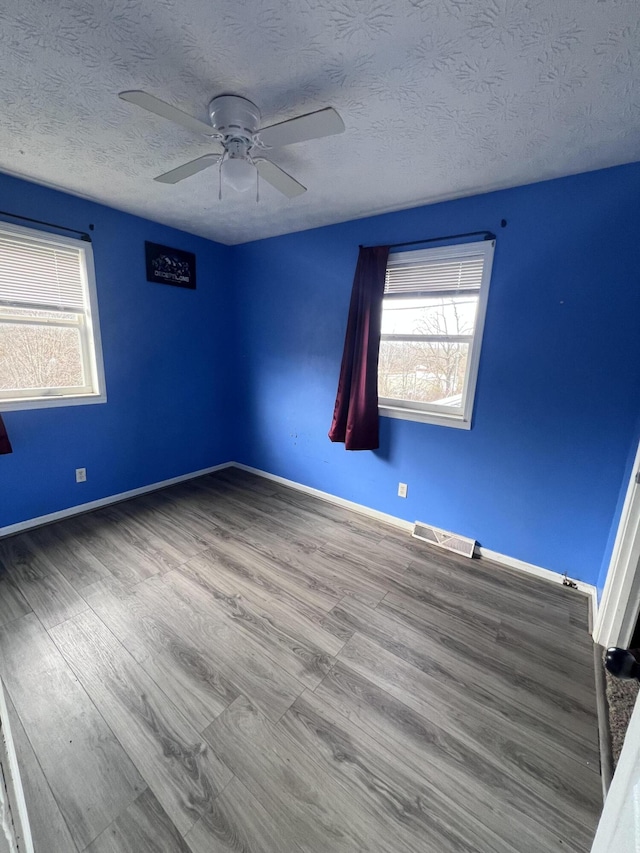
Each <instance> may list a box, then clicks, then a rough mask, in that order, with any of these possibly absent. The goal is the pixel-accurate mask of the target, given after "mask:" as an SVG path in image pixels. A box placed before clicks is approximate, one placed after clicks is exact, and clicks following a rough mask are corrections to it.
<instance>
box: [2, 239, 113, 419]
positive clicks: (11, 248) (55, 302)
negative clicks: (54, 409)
mask: <svg viewBox="0 0 640 853" xmlns="http://www.w3.org/2000/svg"><path fill="white" fill-rule="evenodd" d="M105 400H106V396H105V387H104V374H103V369H102V350H101V347H100V334H99V329H98V314H97V304H96V294H95V277H94V272H93V253H92V250H91V244H90V243H89V242H84V241H82V240H74V239H70V238H67V237H58V236H57V235H54V234H47V233H45V232H42V231H35V230H33V229H31V228H21V227H18V226H13V225H7V224H6V223H2V224H0V410H1V411H7V410H9V409H29V408H42V407H44V406H63V405H75V404H78V403H100V402H104V401H105Z"/></svg>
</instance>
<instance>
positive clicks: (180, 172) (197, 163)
mask: <svg viewBox="0 0 640 853" xmlns="http://www.w3.org/2000/svg"><path fill="white" fill-rule="evenodd" d="M219 162H220V157H219V155H218V154H205V155H204V157H198V159H197V160H191V161H190V162H189V163H184V164H183V165H182V166H178V167H177V168H176V169H172V170H171V171H170V172H165V173H164V175H158V177H157V178H154V181H158V182H159V183H161V184H177V183H178V181H183V180H184V179H185V178H189V177H191V175H195V174H196V173H197V172H201V171H202V170H203V169H208V168H209V166H215V164H216V163H219Z"/></svg>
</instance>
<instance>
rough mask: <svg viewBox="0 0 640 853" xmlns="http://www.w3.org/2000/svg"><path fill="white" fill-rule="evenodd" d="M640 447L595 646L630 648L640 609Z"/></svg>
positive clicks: (625, 501)
mask: <svg viewBox="0 0 640 853" xmlns="http://www.w3.org/2000/svg"><path fill="white" fill-rule="evenodd" d="M639 471H640V444H639V445H638V449H637V451H636V456H635V460H634V463H633V469H632V473H631V479H630V480H629V484H628V486H627V493H626V495H625V499H624V504H623V506H622V514H621V516H620V523H619V525H618V532H617V533H616V539H615V542H614V545H613V552H612V554H611V560H610V561H609V568H608V570H607V579H606V581H605V585H604V590H603V592H602V600H601V601H600V607H599V608H598V615H597V618H596V623H595V627H594V632H593V639H594V642H596V643H599V644H600V645H601V646H604V647H605V648H608V647H609V646H621V647H623V648H625V647H627V646H628V645H629V643H630V642H631V636H632V634H633V629H634V628H635V624H636V620H637V618H638V610H639V608H640V572H639V571H638V566H639V564H640V487H639V486H638V483H636V474H637V473H638V472H639Z"/></svg>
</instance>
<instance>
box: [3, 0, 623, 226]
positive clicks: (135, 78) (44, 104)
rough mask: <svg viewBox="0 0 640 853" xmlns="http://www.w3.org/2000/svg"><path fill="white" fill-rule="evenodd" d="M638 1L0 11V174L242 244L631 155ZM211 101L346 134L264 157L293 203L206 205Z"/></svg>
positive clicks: (52, 5)
mask: <svg viewBox="0 0 640 853" xmlns="http://www.w3.org/2000/svg"><path fill="white" fill-rule="evenodd" d="M639 57H640V16H639V8H638V0H324V2H313V0H250V2H247V3H242V2H239V0H1V2H0V169H1V170H4V171H9V172H12V173H15V174H20V175H24V176H26V177H29V178H31V179H34V180H36V181H41V182H46V183H51V184H54V185H58V186H60V187H63V188H65V189H68V190H69V191H71V192H74V193H77V194H79V195H83V196H88V197H90V198H94V199H97V200H99V201H102V202H105V203H107V204H110V205H112V206H114V207H117V208H121V209H123V210H127V211H130V212H132V213H137V214H140V215H141V216H146V217H149V218H151V219H155V220H158V221H161V222H165V223H168V224H170V225H174V226H177V227H178V228H183V229H185V230H187V231H192V232H194V233H197V234H202V235H203V236H206V237H211V238H213V239H215V240H220V241H222V242H225V243H239V242H243V241H246V240H252V239H257V238H260V237H266V236H270V235H274V234H281V233H286V232H289V231H298V230H301V229H303V228H310V227H313V226H317V225H325V224H328V223H333V222H339V221H343V220H347V219H352V218H356V217H360V216H365V215H368V214H370V213H374V212H378V211H383V210H391V209H397V208H405V207H413V206H415V205H417V204H420V203H424V202H429V201H435V200H438V199H442V198H451V197H455V196H461V195H468V194H471V193H475V192H479V191H486V190H490V189H496V188H499V187H507V186H514V185H518V184H524V183H528V182H532V181H538V180H542V179H545V178H551V177H556V176H560V175H566V174H570V173H575V172H581V171H587V170H590V169H597V168H601V167H605V166H610V165H615V164H619V163H624V162H629V161H633V160H637V159H640V121H639V111H640V60H639ZM126 89H144V90H145V91H147V92H149V93H151V94H153V95H156V96H157V97H160V98H162V99H164V100H166V101H169V102H170V103H172V104H174V105H175V106H178V107H180V108H181V109H183V110H185V111H187V112H190V113H192V114H193V115H194V116H197V117H198V118H201V119H203V120H206V119H207V104H208V102H209V100H210V99H211V98H212V97H213V96H215V95H218V94H221V93H234V94H239V95H243V96H245V97H248V98H250V99H251V100H252V101H254V102H255V103H256V104H258V106H259V107H260V108H261V110H262V113H263V121H264V123H265V124H270V123H273V122H276V121H282V120H284V119H286V118H291V117H293V116H296V115H299V114H301V113H304V112H308V111H311V110H316V109H319V108H321V107H325V106H329V105H331V106H334V107H335V108H336V109H337V110H338V111H339V112H340V114H341V115H342V117H343V119H344V122H345V124H346V127H347V130H346V132H345V133H344V134H342V135H340V136H336V137H332V138H325V139H320V140H315V141H312V142H306V143H302V144H299V145H294V146H290V147H288V148H281V149H278V150H275V151H274V152H273V154H272V159H274V160H275V161H276V162H277V163H278V164H279V165H281V166H282V167H283V168H284V169H286V170H287V171H289V172H291V173H292V174H293V175H294V176H295V177H296V178H298V179H299V180H300V181H301V182H302V183H303V184H305V186H307V187H308V192H307V193H305V194H304V195H302V196H300V197H299V198H296V199H292V200H291V201H289V200H287V199H285V198H283V197H281V196H280V195H279V194H278V193H277V192H276V191H275V190H273V189H272V188H271V187H269V186H268V185H264V184H263V186H262V189H261V200H260V204H256V203H255V196H254V195H252V193H247V194H242V195H241V194H235V193H233V192H232V191H231V190H227V191H225V193H224V198H223V200H222V201H221V202H219V201H218V199H217V170H216V169H215V168H212V169H210V170H208V171H205V172H202V173H200V174H199V175H196V176H194V177H192V178H189V179H187V180H186V181H184V182H182V183H180V184H177V185H175V186H167V185H161V184H157V183H155V182H154V181H153V180H152V178H153V177H154V176H155V175H157V174H159V173H161V172H165V171H167V170H168V169H171V168H173V167H175V166H178V165H180V164H181V163H184V162H185V161H187V160H191V159H193V158H195V157H198V156H200V155H202V154H204V153H206V152H207V151H208V150H209V149H208V145H207V142H206V140H205V139H204V138H200V137H198V136H196V135H194V134H192V133H190V132H189V131H187V130H185V129H184V128H182V127H179V126H175V125H173V124H171V123H170V122H167V121H165V120H163V119H160V118H157V117H155V116H152V115H150V114H146V113H145V112H143V111H142V110H140V109H138V108H136V107H134V106H132V105H130V104H126V103H123V102H122V101H120V100H119V99H118V97H117V93H118V92H120V91H122V90H126Z"/></svg>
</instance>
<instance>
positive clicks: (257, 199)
mask: <svg viewBox="0 0 640 853" xmlns="http://www.w3.org/2000/svg"><path fill="white" fill-rule="evenodd" d="M259 201H260V172H259V171H258V170H257V169H256V204H258V202H259Z"/></svg>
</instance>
